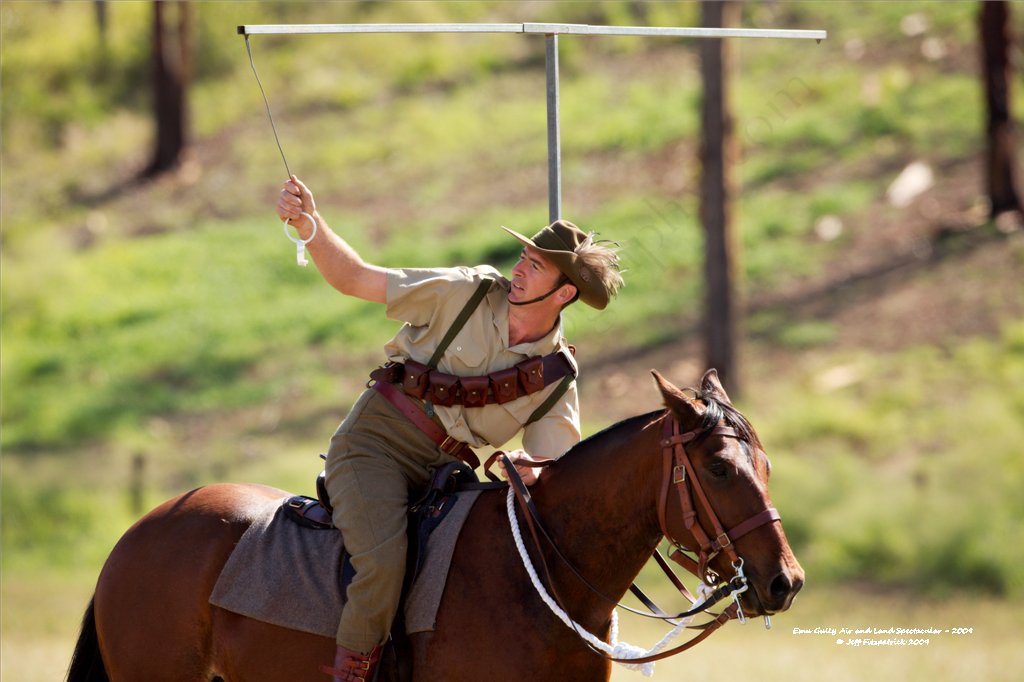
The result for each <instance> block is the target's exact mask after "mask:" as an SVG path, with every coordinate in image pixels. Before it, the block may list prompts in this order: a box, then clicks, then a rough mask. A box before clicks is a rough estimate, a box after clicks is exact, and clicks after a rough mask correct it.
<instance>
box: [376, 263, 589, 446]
mask: <svg viewBox="0 0 1024 682" xmlns="http://www.w3.org/2000/svg"><path fill="white" fill-rule="evenodd" d="M485 275H486V276H487V277H490V278H492V279H494V280H495V284H494V285H493V286H492V287H491V289H490V291H489V292H488V293H487V295H486V296H484V299H483V300H482V301H481V302H480V304H479V305H478V306H477V307H476V309H475V310H474V311H473V314H472V315H471V316H470V317H469V319H468V320H467V321H466V324H465V325H464V326H463V327H462V329H461V330H460V331H459V333H458V334H457V335H456V336H455V339H454V340H453V341H452V342H451V344H450V345H449V346H448V349H447V350H446V351H445V353H444V356H443V357H442V358H441V360H440V361H439V362H438V369H439V370H441V371H442V372H447V373H449V374H454V375H456V376H479V375H484V374H489V373H491V372H495V371H498V370H502V369H507V368H509V367H512V366H513V365H515V364H517V363H519V362H521V361H523V360H525V359H526V358H528V357H531V356H534V355H547V354H548V353H553V352H555V351H556V350H557V349H559V348H563V349H567V348H568V346H567V344H566V341H565V339H564V338H563V337H562V333H561V324H560V323H559V324H558V325H556V326H555V328H554V329H552V330H551V332H550V333H549V334H547V335H546V336H544V337H543V338H541V339H540V340H538V341H535V342H533V343H521V344H519V345H516V346H512V347H511V348H510V347H509V345H508V313H509V303H508V291H509V282H508V280H507V279H505V278H504V277H502V276H501V275H500V274H499V273H498V272H497V271H496V270H495V269H494V268H491V267H489V266H486V265H482V266H479V267H476V268H465V267H460V268H431V269H419V268H407V269H392V270H388V283H387V316H388V317H389V318H390V319H393V320H399V321H402V322H405V324H404V325H402V328H401V329H400V330H399V331H398V334H396V335H395V337H394V338H393V339H391V340H390V341H389V342H388V343H387V345H385V347H384V352H385V353H386V354H387V357H388V359H389V360H393V361H396V362H402V361H404V360H406V359H412V360H416V361H417V362H422V363H426V362H428V361H429V360H430V357H431V355H433V353H434V350H435V349H436V348H437V346H438V345H440V343H441V339H442V338H444V335H445V334H446V333H447V332H448V329H449V328H450V327H451V326H452V323H453V322H454V321H455V318H456V317H458V315H459V313H460V312H461V311H462V309H463V307H465V305H466V302H467V301H468V300H469V299H470V297H471V296H472V295H473V292H474V291H476V288H477V286H478V285H479V283H480V279H481V278H482V277H484V276H485ZM567 355H569V357H572V356H571V354H569V353H568V352H567ZM573 363H575V360H573ZM557 386H558V382H554V383H552V384H551V385H549V386H546V387H545V388H544V389H543V390H541V391H538V392H537V393H534V394H532V395H528V396H523V397H521V398H518V399H517V400H513V401H511V402H508V403H505V404H503V405H496V404H492V405H486V406H484V407H474V408H468V409H467V408H465V407H463V406H462V405H453V406H451V407H442V406H439V405H435V406H434V411H435V412H436V414H437V416H438V418H439V419H440V420H441V424H442V425H443V426H444V428H445V430H446V431H447V432H448V434H449V435H450V436H452V437H453V438H457V439H459V440H461V441H463V442H466V443H468V444H469V445H471V446H473V447H480V446H483V445H491V446H493V447H496V448H500V447H501V446H502V445H504V444H505V443H506V442H507V441H508V440H509V439H511V438H512V437H513V436H515V435H516V434H517V433H518V432H519V431H520V429H522V428H523V424H524V423H525V422H526V420H527V419H528V418H529V417H530V415H531V414H532V413H533V411H534V410H535V409H537V407H538V406H540V404H541V403H543V402H544V400H545V398H547V397H548V395H550V393H551V392H552V391H554V390H555V388H556V387H557ZM579 440H580V418H579V398H578V396H577V392H576V382H573V383H572V384H570V386H569V389H568V390H567V391H566V392H565V394H564V395H563V396H562V397H561V398H560V399H559V400H558V401H557V402H556V403H555V404H554V406H553V407H552V408H551V409H550V410H549V411H548V413H547V414H545V415H544V416H543V417H542V418H540V419H538V420H537V421H535V422H534V423H532V424H530V425H528V426H527V427H526V428H525V430H524V431H523V449H524V450H526V451H527V452H528V453H530V454H531V455H534V456H537V457H558V456H560V455H561V454H562V453H564V452H565V451H566V450H567V449H569V448H570V447H571V446H573V445H575V444H576V443H577V442H579Z"/></svg>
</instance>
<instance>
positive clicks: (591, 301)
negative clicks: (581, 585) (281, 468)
mask: <svg viewBox="0 0 1024 682" xmlns="http://www.w3.org/2000/svg"><path fill="white" fill-rule="evenodd" d="M277 213H278V215H279V216H280V218H281V219H282V220H284V221H287V222H288V223H289V224H291V225H293V227H295V229H296V230H298V232H299V236H300V237H301V238H302V239H310V237H312V239H311V241H310V242H309V243H308V245H307V248H308V249H309V253H310V255H311V256H312V257H313V260H314V262H315V263H316V266H317V268H318V269H319V270H320V273H321V274H322V275H323V277H324V279H325V280H327V282H328V283H329V284H331V285H332V286H333V287H334V288H336V289H337V290H338V291H340V292H341V293H343V294H346V295H349V296H354V297H356V298H360V299H363V300H366V301H372V302H375V303H383V304H385V305H386V306H387V308H386V314H387V316H388V317H389V318H391V319H395V320H399V321H402V322H404V324H403V326H402V327H401V329H400V330H399V331H398V333H397V335H396V336H395V337H394V338H393V339H391V340H390V341H389V342H388V343H387V344H386V345H385V347H384V350H385V354H386V355H387V359H388V363H387V364H386V365H385V366H384V367H382V368H380V369H378V370H376V371H374V372H373V373H372V374H371V377H372V379H373V384H372V387H371V388H370V389H368V390H367V391H365V392H364V393H363V394H362V395H361V396H360V397H359V399H358V400H357V402H356V404H355V405H353V407H352V409H351V411H350V412H349V414H348V416H347V417H346V418H345V420H344V421H343V422H342V424H341V426H340V427H338V430H337V432H336V433H335V434H334V437H333V438H332V439H331V446H330V449H329V451H328V455H327V464H326V485H327V490H328V493H329V495H330V499H331V503H332V504H333V506H334V524H335V525H336V526H337V527H338V529H339V530H341V532H342V534H343V535H344V538H345V548H346V551H347V552H349V554H350V555H351V561H352V565H353V567H354V569H355V577H354V578H353V580H352V582H351V584H350V585H349V587H348V591H347V602H346V605H345V609H344V611H343V614H342V618H341V622H340V623H339V625H338V632H337V637H336V642H337V651H336V654H335V659H334V665H333V666H330V667H329V666H321V670H322V671H324V672H325V673H327V674H329V675H332V676H333V679H334V680H335V682H338V681H346V680H347V681H357V680H358V681H362V680H369V679H372V677H373V672H374V669H375V667H376V664H377V661H378V660H379V657H380V651H381V645H382V643H383V642H384V641H385V640H386V638H387V637H388V634H389V632H390V630H391V623H392V620H393V619H394V617H395V614H396V611H397V609H398V602H399V598H400V594H401V589H402V579H403V575H404V570H405V559H406V512H407V508H408V498H409V491H410V489H415V488H419V487H421V486H423V485H424V484H425V483H426V482H427V480H428V479H429V477H430V472H431V471H432V470H433V469H434V468H436V467H438V466H441V465H444V464H446V463H450V462H453V461H455V460H456V459H462V460H464V461H467V462H470V463H471V465H473V466H475V465H476V462H477V460H476V457H475V455H474V454H473V452H472V448H473V447H480V446H485V445H490V446H494V447H500V446H501V445H502V444H504V443H505V442H507V441H508V440H510V439H511V438H512V437H513V436H515V435H516V434H517V433H519V432H520V431H522V434H523V435H522V444H523V449H522V450H516V451H513V452H510V453H508V454H509V457H510V459H511V461H512V462H513V463H514V464H515V465H516V469H517V471H519V472H520V474H521V475H522V477H523V479H524V480H525V481H526V482H527V483H528V484H529V483H532V482H533V481H535V480H536V474H535V473H534V471H535V470H534V468H533V467H530V466H527V465H528V464H530V463H532V462H536V461H539V460H546V459H554V458H557V457H558V456H560V455H561V454H562V453H564V452H565V451H566V450H567V449H568V448H569V447H571V446H572V445H574V444H575V443H577V442H578V441H579V439H580V421H579V402H578V397H577V392H576V385H575V382H574V379H575V377H576V374H577V367H576V361H575V359H574V358H573V356H572V353H571V351H570V347H569V346H568V344H567V343H566V340H565V339H564V338H563V336H562V325H561V311H562V310H563V309H564V308H565V307H566V306H568V305H569V304H571V303H573V302H574V301H576V300H580V301H583V302H584V303H586V304H587V305H590V306H593V307H594V308H597V309H599V310H601V309H604V308H605V306H607V304H608V301H609V299H610V298H611V297H612V296H613V295H614V294H615V293H616V292H617V291H618V289H619V287H620V286H621V285H622V277H621V275H620V274H619V261H618V256H617V254H616V253H615V251H614V250H613V249H612V248H610V247H609V246H608V245H607V244H606V243H602V242H598V241H596V240H595V239H594V235H593V234H592V233H591V234H587V233H585V232H583V231H582V230H580V229H579V228H578V227H576V226H575V225H573V224H572V223H570V222H568V221H564V220H557V221H555V222H553V223H551V224H550V225H548V226H547V227H545V228H543V229H542V230H540V231H539V232H538V233H537V234H535V235H534V236H533V238H532V239H531V238H527V237H525V236H523V235H521V234H518V233H517V232H514V231H512V230H509V229H508V228H504V229H505V230H506V231H508V232H509V233H510V234H512V236H514V237H515V238H516V239H518V240H519V241H520V242H521V243H522V244H523V251H522V254H521V255H520V258H519V261H518V262H517V263H516V265H515V266H514V267H513V268H512V272H511V279H505V278H504V277H502V276H501V275H500V274H499V273H498V272H497V270H495V269H494V268H492V267H490V266H486V265H482V266H478V267H475V268H466V267H458V268H431V269H411V268H406V269H395V268H393V269H386V268H382V267H378V266H376V265H372V264H369V263H367V262H365V261H364V260H363V259H362V258H361V257H360V256H359V254H358V253H356V251H355V250H354V249H353V248H352V247H351V246H349V244H348V243H346V242H345V240H344V239H342V238H341V237H339V236H338V235H337V234H336V233H334V232H333V231H332V230H331V229H330V228H329V227H328V225H327V223H326V222H325V221H324V219H323V217H322V216H321V215H320V214H319V213H318V212H317V210H316V203H315V201H314V199H313V194H312V193H311V192H310V191H309V189H308V188H307V187H306V186H305V185H304V184H303V183H302V182H301V181H300V180H299V179H298V178H296V177H295V176H292V178H291V179H290V180H289V181H288V182H286V183H285V185H284V188H283V189H282V191H281V194H280V198H279V199H278V203H277ZM303 214H307V215H308V217H309V218H311V219H312V221H315V234H314V225H313V224H312V222H311V220H307V216H304V215H303Z"/></svg>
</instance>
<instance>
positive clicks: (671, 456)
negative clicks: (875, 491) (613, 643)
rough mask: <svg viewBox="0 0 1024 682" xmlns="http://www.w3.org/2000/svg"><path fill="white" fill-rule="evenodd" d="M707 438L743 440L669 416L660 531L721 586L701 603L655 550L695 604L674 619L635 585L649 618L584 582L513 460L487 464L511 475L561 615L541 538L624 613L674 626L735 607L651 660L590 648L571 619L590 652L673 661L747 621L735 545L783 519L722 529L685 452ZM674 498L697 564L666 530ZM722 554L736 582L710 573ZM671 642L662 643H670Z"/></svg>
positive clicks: (768, 513) (768, 514)
mask: <svg viewBox="0 0 1024 682" xmlns="http://www.w3.org/2000/svg"><path fill="white" fill-rule="evenodd" d="M703 435H718V436H725V437H731V438H739V439H742V436H741V435H740V434H739V433H738V432H737V431H736V430H735V429H733V428H732V427H728V426H717V427H715V428H714V429H711V430H710V431H697V430H693V431H687V432H685V433H680V425H679V422H678V420H677V419H676V418H675V417H674V416H673V415H672V414H671V413H668V414H667V416H666V419H665V432H664V437H663V438H662V440H661V447H662V451H663V473H662V483H661V489H660V494H659V502H658V521H659V524H660V527H661V531H662V534H663V535H664V536H665V538H666V539H668V541H669V542H670V543H671V544H672V546H673V547H674V548H675V550H674V551H673V552H672V553H671V554H670V558H671V559H672V560H673V561H675V562H676V563H678V564H679V565H681V566H683V567H684V568H686V569H687V570H688V571H690V572H691V573H693V574H694V575H695V576H696V577H697V578H698V579H700V580H701V582H702V587H703V586H704V585H709V586H712V587H714V586H715V585H718V587H717V588H715V589H714V590H713V591H712V590H709V593H708V594H705V595H703V596H704V599H702V600H700V601H699V602H698V601H697V600H696V599H694V598H693V597H692V596H691V595H690V593H689V590H687V588H686V586H685V585H683V583H682V582H681V581H679V579H678V578H677V577H676V576H675V574H674V573H673V572H672V570H671V568H670V567H669V565H668V564H667V563H666V562H665V560H664V559H663V558H662V557H661V554H660V553H659V552H658V551H657V549H655V551H654V558H655V559H656V560H657V563H658V565H659V566H660V567H661V568H662V570H663V571H664V572H665V574H666V576H668V578H669V579H670V580H671V582H672V583H673V585H674V586H675V587H676V589H677V590H679V592H680V593H681V594H683V595H684V596H685V597H687V599H689V600H690V601H691V602H692V603H694V604H695V606H694V607H693V608H692V609H690V610H688V611H684V612H682V613H679V614H675V615H669V614H667V613H665V612H664V611H663V610H662V609H660V608H659V607H658V606H657V605H656V604H654V603H653V602H652V601H651V600H650V599H648V598H647V596H646V595H645V594H644V593H643V592H642V591H641V590H640V588H639V587H637V586H636V585H635V584H634V585H631V586H630V590H631V591H632V592H633V594H634V595H635V596H637V598H638V599H640V601H641V602H643V604H644V605H645V606H646V607H647V608H648V609H649V610H650V611H651V613H644V612H642V611H638V610H636V609H632V608H630V607H628V606H625V605H622V604H619V603H618V601H617V600H615V599H612V598H610V597H608V596H606V595H604V594H602V593H601V592H600V591H599V590H597V588H595V587H594V586H593V585H591V584H590V582H589V581H587V580H586V578H584V577H583V576H582V575H581V574H580V573H579V571H578V570H577V569H576V568H575V566H573V564H572V562H570V561H569V560H568V559H567V558H566V557H565V556H564V555H563V554H562V552H561V550H559V548H558V546H557V545H556V544H555V542H554V540H553V539H552V538H551V536H550V534H549V533H548V532H547V530H546V529H545V528H544V525H543V523H542V522H541V519H540V515H539V513H538V511H537V508H536V505H535V504H534V502H533V499H532V496H531V495H530V491H529V489H528V488H527V486H526V485H525V484H524V483H523V481H522V479H521V478H520V476H519V473H518V472H517V471H516V470H515V465H514V464H513V463H512V462H511V460H509V458H508V457H507V456H506V455H505V454H504V453H502V452H496V453H495V454H494V455H492V456H491V458H490V459H489V460H488V461H487V463H486V465H485V468H484V470H485V472H486V473H487V476H488V477H489V478H491V479H492V480H498V478H497V476H495V475H494V474H493V473H492V472H491V471H490V467H491V465H492V464H493V463H494V461H495V460H497V459H499V458H500V459H501V461H502V463H503V465H504V468H505V472H506V475H507V476H508V479H509V483H510V488H511V490H512V492H513V494H514V495H515V498H516V500H517V501H518V502H519V505H520V506H521V507H522V508H523V510H524V511H525V512H526V513H525V517H524V518H525V520H526V525H527V527H528V529H529V531H530V535H531V536H532V539H533V543H534V546H535V547H536V548H537V550H538V552H537V553H538V555H539V556H540V560H541V565H542V568H543V570H544V574H545V576H546V578H547V582H548V585H549V586H550V588H551V592H552V594H553V597H554V602H555V603H556V604H557V606H558V607H559V608H560V609H561V610H562V612H563V613H564V612H565V607H564V605H563V601H562V599H561V598H560V597H559V596H558V594H557V592H556V590H555V586H554V581H553V579H552V575H551V571H550V568H549V567H548V564H547V560H546V559H545V557H544V552H543V551H542V543H541V537H543V538H544V540H546V542H547V544H548V545H549V546H550V547H551V548H552V549H553V550H554V552H555V555H556V556H557V557H558V559H559V560H560V561H561V562H562V563H563V564H564V565H565V566H567V567H568V568H569V569H570V570H571V572H572V573H573V574H574V575H576V577H577V578H578V579H579V580H580V581H581V582H582V583H583V584H584V585H585V586H586V587H587V588H588V589H589V590H590V591H591V592H593V593H594V594H596V595H598V596H599V597H601V598H602V599H604V600H606V601H608V602H610V603H612V604H615V605H616V606H618V607H620V608H624V609H626V610H627V611H630V612H632V613H635V614H638V615H641V616H646V617H653V618H658V619H661V620H666V621H668V622H673V621H676V620H680V619H682V620H687V621H688V619H690V618H692V617H693V616H694V615H696V614H698V613H701V612H706V611H707V610H708V609H710V608H711V607H712V606H714V605H715V604H717V603H718V602H719V601H722V600H723V599H726V598H728V597H730V596H731V597H732V600H733V603H732V604H730V605H729V606H728V607H726V609H725V610H723V611H722V612H721V613H720V614H719V615H718V616H716V617H715V618H714V619H713V620H711V621H709V622H707V623H705V624H703V625H699V626H691V629H699V630H702V632H701V633H700V634H699V635H697V636H696V637H694V638H693V639H691V640H689V641H687V642H685V643H683V644H681V645H679V646H677V647H674V648H672V649H669V650H667V651H661V652H658V653H654V652H656V651H657V649H658V648H659V647H655V649H653V650H652V652H650V653H649V655H645V656H638V657H630V658H619V657H616V656H614V655H610V654H608V653H607V652H605V651H603V650H602V649H599V648H597V647H596V646H595V645H594V644H592V643H591V642H590V641H589V639H588V638H587V637H586V636H584V635H589V633H586V632H581V631H580V628H579V627H578V625H577V624H576V623H575V621H573V620H571V619H568V620H567V624H570V625H571V627H572V628H573V629H574V630H575V631H576V632H577V634H578V635H579V636H580V637H581V638H582V639H583V641H584V642H585V643H586V644H587V646H588V647H590V648H591V649H592V650H593V651H594V652H595V653H597V654H598V655H600V656H602V657H604V658H606V659H608V660H610V661H613V662H616V663H624V664H630V665H636V664H644V663H652V662H654V661H658V660H661V659H663V658H667V657H669V656H673V655H675V654H678V653H681V652H683V651H686V650H687V649H690V648H691V647H693V646H696V645H697V644H699V643H700V642H702V641H703V640H704V639H706V638H707V637H708V636H710V635H711V633H712V632H714V631H716V630H717V629H718V628H720V627H721V626H722V625H724V624H725V623H727V622H728V621H729V620H731V619H733V618H736V619H738V620H739V621H740V622H741V623H745V622H746V618H745V617H744V615H743V610H742V607H741V606H740V601H739V596H740V595H741V594H742V593H743V592H745V591H746V590H747V589H748V582H747V577H746V575H745V574H744V573H743V559H742V557H740V556H739V555H738V554H737V553H736V550H735V547H734V543H735V541H736V540H738V539H739V538H741V537H743V536H744V535H746V534H748V533H750V532H751V531H753V530H755V529H756V528H759V527H761V526H763V525H766V524H769V523H772V522H774V521H778V520H779V518H780V517H779V513H778V511H776V510H775V508H774V507H768V508H766V509H765V510H763V511H761V512H759V513H757V514H755V515H753V516H751V517H750V518H748V519H746V520H745V521H742V522H741V523H739V524H737V525H736V526H734V527H733V528H731V529H729V530H724V529H723V527H722V524H721V522H720V521H719V519H718V515H717V514H716V513H715V511H714V508H713V507H712V506H711V503H710V501H709V500H708V497H707V495H706V494H705V492H704V489H703V488H702V487H701V485H700V482H699V479H698V478H697V476H696V472H695V470H694V468H693V463H692V462H691V461H690V458H689V455H688V454H687V452H686V448H685V445H686V443H690V442H692V441H694V440H696V439H697V438H699V437H700V436H703ZM553 461H554V460H546V461H541V462H520V464H522V465H524V466H531V467H544V466H548V465H550V464H552V463H553ZM672 488H675V490H676V492H677V494H676V495H675V496H673V495H672V494H671V493H672ZM694 492H696V499H697V502H698V503H699V504H700V505H701V507H702V508H703V510H704V512H705V515H706V517H707V518H708V519H709V522H710V524H711V527H712V530H713V532H714V540H712V539H711V538H710V537H709V536H708V534H707V533H706V532H705V530H704V528H703V527H702V526H701V524H700V522H699V521H698V519H697V509H696V505H695V504H694ZM674 497H675V498H678V500H679V507H680V510H681V511H682V514H683V523H684V526H685V527H686V529H687V530H688V531H689V532H690V533H691V534H692V535H693V536H694V539H695V540H696V542H697V545H698V548H697V549H696V550H690V551H694V552H697V553H698V559H697V560H694V559H692V558H691V557H689V556H688V555H687V554H685V552H686V551H688V550H687V549H686V548H685V547H684V546H683V545H682V544H681V543H680V542H679V541H677V540H676V539H675V538H673V537H672V535H671V533H670V532H669V530H668V525H667V523H666V518H667V513H668V505H669V504H670V501H671V499H672V498H674ZM510 504H511V503H510ZM509 509H510V511H511V509H512V507H511V506H510V507H509ZM723 551H724V552H725V553H726V556H727V557H728V558H729V560H730V562H731V565H732V567H733V570H734V575H733V577H732V578H731V579H729V580H728V581H724V582H723V581H721V578H720V577H719V576H718V575H717V574H716V573H715V572H714V571H712V570H710V569H709V563H710V561H711V560H712V559H713V558H714V557H715V556H717V555H718V554H719V553H720V552H723ZM524 559H527V560H528V558H527V557H524ZM531 570H532V568H531ZM719 583H721V584H719ZM542 596H545V595H542ZM613 616H614V612H613ZM563 620H566V619H563ZM765 624H766V627H769V628H770V627H771V621H770V620H769V618H768V617H767V616H765ZM667 639H669V638H667ZM667 639H666V640H663V641H667Z"/></svg>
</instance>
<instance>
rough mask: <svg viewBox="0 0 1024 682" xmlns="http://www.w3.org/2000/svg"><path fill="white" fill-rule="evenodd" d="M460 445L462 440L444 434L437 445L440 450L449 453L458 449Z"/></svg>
mask: <svg viewBox="0 0 1024 682" xmlns="http://www.w3.org/2000/svg"><path fill="white" fill-rule="evenodd" d="M460 445H462V441H460V440H457V439H455V438H452V437H451V436H449V435H447V434H445V437H444V440H442V441H441V443H440V445H438V447H439V448H441V452H444V453H447V454H449V455H451V454H454V453H455V451H457V450H458V449H459V446H460Z"/></svg>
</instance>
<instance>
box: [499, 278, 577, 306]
mask: <svg viewBox="0 0 1024 682" xmlns="http://www.w3.org/2000/svg"><path fill="white" fill-rule="evenodd" d="M568 283H569V279H568V278H567V277H562V278H561V279H559V280H558V284H556V285H555V287H554V288H553V289H552V290H551V291H549V292H548V293H546V294H541V295H540V296H538V297H537V298H531V299H530V300H529V301H509V302H508V304H509V305H530V304H531V303H539V302H540V301H543V300H544V299H545V298H547V297H548V296H550V295H551V294H553V293H555V292H556V291H558V290H559V289H561V288H562V286H564V285H565V284H568Z"/></svg>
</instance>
